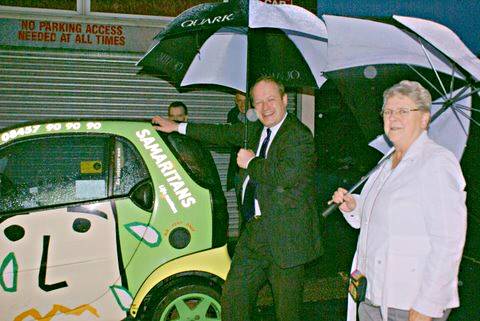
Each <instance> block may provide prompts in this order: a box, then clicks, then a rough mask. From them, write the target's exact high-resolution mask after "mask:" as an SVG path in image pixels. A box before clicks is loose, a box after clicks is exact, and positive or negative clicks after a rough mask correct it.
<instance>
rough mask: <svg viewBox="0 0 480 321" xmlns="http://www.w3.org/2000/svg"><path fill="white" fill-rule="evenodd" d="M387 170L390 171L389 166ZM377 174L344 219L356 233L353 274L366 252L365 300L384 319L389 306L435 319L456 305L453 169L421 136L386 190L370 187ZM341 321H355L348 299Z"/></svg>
mask: <svg viewBox="0 0 480 321" xmlns="http://www.w3.org/2000/svg"><path fill="white" fill-rule="evenodd" d="M385 165H386V166H390V167H391V162H390V160H388V161H387V163H386V164H385ZM381 172H382V170H381V169H379V170H377V171H376V172H375V173H374V174H373V175H372V176H371V177H370V178H369V180H368V181H367V183H366V184H365V187H364V188H363V190H362V192H361V194H360V195H354V197H355V199H356V201H357V206H356V208H355V210H354V211H352V212H349V213H344V217H345V219H346V220H347V221H348V223H349V224H350V225H351V226H353V227H354V228H361V233H360V235H359V240H358V244H357V251H356V254H355V258H354V262H353V265H352V270H353V269H355V268H356V267H357V256H358V254H359V253H362V251H360V248H359V247H360V246H369V248H368V249H364V251H366V252H363V253H368V257H367V260H369V262H370V265H368V266H369V267H370V270H369V269H367V271H366V275H367V279H368V282H369V289H368V292H367V293H369V295H370V299H375V300H377V301H378V302H376V303H377V304H379V305H380V306H381V310H382V315H383V318H384V320H387V308H389V307H392V308H397V309H403V310H410V309H411V308H413V309H415V310H417V311H419V312H420V313H423V314H425V315H428V316H431V317H441V316H442V314H443V311H444V310H445V309H447V308H453V307H457V306H459V299H458V290H457V285H458V284H457V283H458V282H457V275H458V269H459V265H460V260H461V257H462V251H463V246H464V243H465V233H466V225H467V223H466V221H467V220H466V214H467V211H466V206H465V198H466V194H465V192H464V188H465V180H464V178H463V175H462V171H461V168H460V166H459V163H458V161H457V160H456V158H455V156H454V155H453V154H452V153H451V152H450V151H448V150H447V149H445V148H443V147H441V146H440V145H438V144H436V143H435V142H433V141H432V140H431V139H429V138H428V136H427V133H426V132H424V133H422V134H421V135H420V136H419V138H417V140H416V141H415V142H414V143H413V144H412V145H411V146H410V148H409V149H408V151H407V153H406V154H405V155H404V157H403V158H402V160H401V162H400V163H399V164H398V165H397V167H396V168H395V169H394V170H393V171H391V172H390V173H389V175H388V178H387V179H386V180H385V181H384V183H382V184H376V183H374V182H375V181H376V180H377V179H378V177H379V175H382V173H381ZM383 175H385V173H383ZM372 186H373V189H376V190H372ZM366 237H368V242H367V241H366V239H365V238H366ZM367 244H368V245H367ZM372 262H373V263H372ZM362 272H364V273H365V271H362ZM374 303H375V302H374ZM347 320H349V321H354V320H355V304H354V302H353V301H352V300H351V298H350V296H349V312H348V319H347Z"/></svg>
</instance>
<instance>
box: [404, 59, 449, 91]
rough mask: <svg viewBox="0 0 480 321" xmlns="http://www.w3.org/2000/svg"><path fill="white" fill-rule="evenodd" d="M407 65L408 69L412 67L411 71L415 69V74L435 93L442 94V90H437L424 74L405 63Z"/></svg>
mask: <svg viewBox="0 0 480 321" xmlns="http://www.w3.org/2000/svg"><path fill="white" fill-rule="evenodd" d="M407 66H408V67H410V69H412V70H413V71H415V73H416V74H417V75H419V76H420V77H421V78H422V79H423V80H424V81H425V82H426V83H427V84H429V85H430V87H432V88H433V89H434V90H435V91H436V92H437V93H439V94H440V96H443V94H442V92H441V91H440V90H438V88H437V87H435V85H434V84H432V83H431V81H430V80H428V79H427V78H425V76H424V75H422V74H421V73H420V72H419V71H418V70H417V69H415V67H413V66H412V65H410V64H407Z"/></svg>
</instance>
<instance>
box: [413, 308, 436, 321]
mask: <svg viewBox="0 0 480 321" xmlns="http://www.w3.org/2000/svg"><path fill="white" fill-rule="evenodd" d="M408 321H432V318H431V317H428V316H426V315H425V314H421V313H420V312H418V311H415V310H413V309H410V312H409V313H408Z"/></svg>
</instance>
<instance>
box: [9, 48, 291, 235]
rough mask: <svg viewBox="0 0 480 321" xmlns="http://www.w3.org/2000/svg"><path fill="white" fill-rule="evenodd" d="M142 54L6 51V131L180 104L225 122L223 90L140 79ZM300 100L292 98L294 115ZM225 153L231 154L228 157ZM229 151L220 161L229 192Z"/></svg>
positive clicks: (141, 114) (228, 98) (233, 215)
mask: <svg viewBox="0 0 480 321" xmlns="http://www.w3.org/2000/svg"><path fill="white" fill-rule="evenodd" d="M141 56H142V54H140V53H105V52H95V51H74V50H57V49H32V48H10V47H0V129H1V128H4V127H7V126H10V125H13V124H16V123H19V122H24V121H32V120H39V119H51V118H64V117H102V118H103V117H105V118H129V119H145V118H151V117H152V116H153V115H157V114H159V115H166V113H167V107H168V105H169V104H170V102H172V101H174V100H181V101H183V102H184V103H185V104H186V105H187V106H188V111H189V120H191V121H193V122H210V123H211V122H213V123H223V122H225V121H226V118H227V113H228V111H229V110H230V108H232V106H233V96H232V95H229V94H226V93H223V92H219V91H191V92H186V93H179V92H178V91H177V90H176V89H175V88H174V87H173V86H171V85H170V84H169V83H168V82H166V81H164V80H161V79H158V78H154V77H151V76H148V75H138V74H137V72H138V70H139V68H137V67H136V66H135V63H136V61H138V60H139V59H140V57H141ZM295 110H296V95H295V94H291V95H289V111H290V112H294V111H295ZM224 151H225V153H224ZM226 152H227V150H220V149H216V151H213V152H212V154H213V156H214V159H215V162H216V164H217V168H218V171H219V174H220V178H221V180H222V184H223V186H224V190H225V184H226V183H225V182H226V175H227V168H228V161H229V154H228V153H226ZM226 197H227V201H228V211H229V213H230V224H229V235H230V236H236V235H238V222H239V220H238V212H237V206H236V200H235V195H234V192H233V191H230V192H227V193H226Z"/></svg>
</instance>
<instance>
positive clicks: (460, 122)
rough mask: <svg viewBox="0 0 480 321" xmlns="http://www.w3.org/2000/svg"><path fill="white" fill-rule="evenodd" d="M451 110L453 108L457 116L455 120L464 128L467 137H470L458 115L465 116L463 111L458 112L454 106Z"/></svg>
mask: <svg viewBox="0 0 480 321" xmlns="http://www.w3.org/2000/svg"><path fill="white" fill-rule="evenodd" d="M451 108H452V111H453V114H454V115H455V118H456V119H457V120H458V123H459V124H460V127H462V130H463V132H464V133H465V135H466V136H468V132H467V130H466V129H465V127H464V126H463V123H462V120H461V119H460V116H458V113H462V114H463V111H462V110H458V111H457V110H456V109H455V108H453V106H452V107H451ZM464 116H465V115H464Z"/></svg>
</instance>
